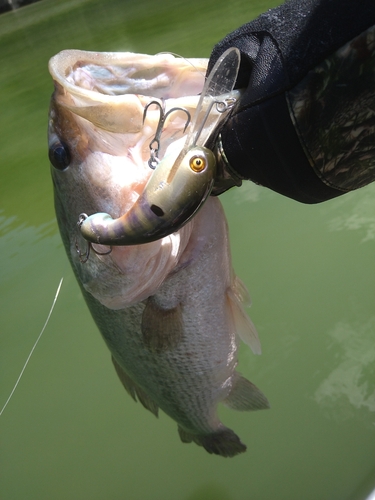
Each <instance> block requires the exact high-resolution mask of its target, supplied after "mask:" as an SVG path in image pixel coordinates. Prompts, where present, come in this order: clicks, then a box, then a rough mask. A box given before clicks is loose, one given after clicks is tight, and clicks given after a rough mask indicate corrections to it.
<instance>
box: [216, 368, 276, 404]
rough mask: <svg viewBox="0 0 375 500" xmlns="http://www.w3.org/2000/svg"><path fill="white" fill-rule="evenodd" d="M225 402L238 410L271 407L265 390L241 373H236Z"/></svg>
mask: <svg viewBox="0 0 375 500" xmlns="http://www.w3.org/2000/svg"><path fill="white" fill-rule="evenodd" d="M223 404H225V405H226V406H229V408H232V409H233V410H238V411H254V410H265V409H267V408H269V407H270V404H269V402H268V399H267V398H266V396H265V395H264V394H263V392H262V391H261V390H259V389H258V387H257V386H256V385H254V384H253V383H252V382H250V381H249V380H247V379H246V378H244V377H242V376H241V375H240V374H239V373H235V374H234V376H233V384H232V389H231V391H230V393H229V395H228V396H227V398H226V399H225V400H224V401H223Z"/></svg>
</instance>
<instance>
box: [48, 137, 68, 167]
mask: <svg viewBox="0 0 375 500" xmlns="http://www.w3.org/2000/svg"><path fill="white" fill-rule="evenodd" d="M48 156H49V160H50V162H51V163H52V165H53V166H54V167H55V168H56V169H57V170H65V169H66V168H68V167H69V165H70V161H71V157H70V151H69V148H68V146H67V145H66V144H64V143H63V142H60V141H57V142H55V143H54V144H52V146H51V147H50V148H49V151H48Z"/></svg>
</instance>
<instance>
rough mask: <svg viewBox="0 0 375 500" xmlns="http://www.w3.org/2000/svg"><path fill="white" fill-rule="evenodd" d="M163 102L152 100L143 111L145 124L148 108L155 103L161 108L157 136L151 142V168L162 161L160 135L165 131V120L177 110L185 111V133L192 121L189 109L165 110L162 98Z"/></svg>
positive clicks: (149, 163) (149, 162)
mask: <svg viewBox="0 0 375 500" xmlns="http://www.w3.org/2000/svg"><path fill="white" fill-rule="evenodd" d="M161 102H162V104H160V102H159V101H150V102H149V103H148V104H146V106H145V109H144V111H143V124H144V122H145V119H146V115H147V111H148V108H149V107H150V106H151V105H152V104H155V105H156V106H157V107H158V108H159V111H160V117H159V122H158V126H157V127H156V132H155V136H154V138H153V139H152V141H151V142H150V144H149V148H150V159H149V160H148V166H149V167H150V168H152V169H153V170H154V169H155V168H156V167H157V165H158V163H159V161H160V160H159V157H158V154H159V149H160V137H161V134H162V132H163V128H164V125H165V122H166V120H167V117H168V116H169V115H170V114H171V113H173V112H175V111H183V112H184V113H186V115H187V120H186V122H185V127H184V130H183V133H185V131H186V129H187V127H188V125H189V123H190V121H191V115H190V113H189V111H188V110H187V109H185V108H180V107H176V108H171V109H169V110H168V111H167V112H165V103H164V99H162V100H161ZM154 146H156V147H154Z"/></svg>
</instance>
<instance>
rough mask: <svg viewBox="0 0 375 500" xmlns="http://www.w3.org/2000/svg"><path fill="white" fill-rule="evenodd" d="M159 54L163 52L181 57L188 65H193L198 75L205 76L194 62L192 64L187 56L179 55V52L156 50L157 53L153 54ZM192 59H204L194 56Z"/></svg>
mask: <svg viewBox="0 0 375 500" xmlns="http://www.w3.org/2000/svg"><path fill="white" fill-rule="evenodd" d="M159 54H160V55H163V54H170V55H172V56H174V57H178V58H179V59H183V60H184V61H185V62H187V63H188V64H190V66H192V67H193V68H194V69H195V70H196V71H197V73H199V74H200V75H202V77H203V78H206V75H205V74H204V73H203V72H202V71H200V70H199V69H198V68H197V67H196V66H195V64H193V63H192V62H191V61H190V59H188V58H187V57H184V56H181V55H180V54H177V53H176V52H167V51H165V52H164V51H163V52H158V53H157V54H155V55H156V56H158V55H159ZM194 59H204V58H203V57H196V58H194Z"/></svg>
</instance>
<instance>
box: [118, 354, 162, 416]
mask: <svg viewBox="0 0 375 500" xmlns="http://www.w3.org/2000/svg"><path fill="white" fill-rule="evenodd" d="M112 362H113V364H114V367H115V370H116V373H117V375H118V377H119V379H120V380H121V383H122V385H123V386H124V387H125V389H126V392H127V393H128V394H129V395H130V396H131V397H132V398H133V399H134V401H137V399H138V401H139V402H140V403H141V404H142V405H143V406H144V407H145V408H146V409H147V410H149V411H150V412H151V413H153V414H154V415H155V417H157V416H158V410H159V408H158V405H157V404H156V403H155V401H154V400H153V399H152V398H150V396H148V395H147V394H146V393H145V391H144V390H143V389H141V388H140V387H139V386H138V385H137V384H136V383H135V382H134V381H133V380H132V379H131V378H130V377H129V375H128V374H127V373H125V372H124V370H123V369H122V368H121V366H120V365H119V364H118V363H117V361H116V360H115V358H114V357H113V356H112Z"/></svg>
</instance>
